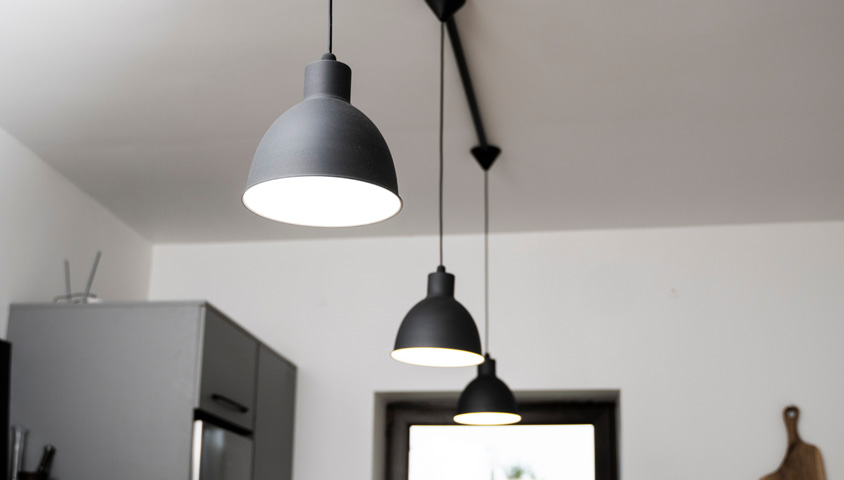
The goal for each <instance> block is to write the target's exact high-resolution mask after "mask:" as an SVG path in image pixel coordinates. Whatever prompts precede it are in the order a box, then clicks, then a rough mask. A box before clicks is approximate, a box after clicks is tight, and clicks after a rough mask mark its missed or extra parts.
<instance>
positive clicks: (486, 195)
mask: <svg viewBox="0 0 844 480" xmlns="http://www.w3.org/2000/svg"><path fill="white" fill-rule="evenodd" d="M484 346H485V347H486V354H487V355H489V170H484Z"/></svg>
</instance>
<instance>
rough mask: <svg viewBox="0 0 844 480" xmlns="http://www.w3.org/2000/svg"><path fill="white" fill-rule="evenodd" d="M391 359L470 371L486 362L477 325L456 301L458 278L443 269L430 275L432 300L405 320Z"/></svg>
mask: <svg viewBox="0 0 844 480" xmlns="http://www.w3.org/2000/svg"><path fill="white" fill-rule="evenodd" d="M390 355H391V356H392V357H393V358H394V359H396V360H398V361H400V362H404V363H410V364H413V365H423V366H426V367H467V366H471V365H478V364H479V363H481V362H483V361H484V357H483V356H481V338H480V336H479V335H478V328H477V326H475V321H474V320H473V319H472V316H471V315H470V314H469V311H468V310H466V308H465V307H463V305H461V304H460V302H458V301H457V300H455V299H454V275H452V274H450V273H446V271H445V267H443V266H442V265H440V266H439V267H438V268H437V271H436V272H434V273H431V274H429V275H428V296H427V297H425V299H424V300H422V301H421V302H419V303H417V304H416V305H415V306H414V307H413V308H411V309H410V311H409V312H408V313H407V315H406V316H405V317H404V320H403V321H402V324H401V326H400V327H399V333H398V334H397V335H396V344H395V348H394V349H393V352H392V353H391V354H390Z"/></svg>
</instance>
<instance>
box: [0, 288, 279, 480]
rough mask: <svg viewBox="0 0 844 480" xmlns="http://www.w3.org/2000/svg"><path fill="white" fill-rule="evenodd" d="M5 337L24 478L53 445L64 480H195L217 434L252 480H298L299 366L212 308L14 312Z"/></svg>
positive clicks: (47, 307) (20, 308)
mask: <svg viewBox="0 0 844 480" xmlns="http://www.w3.org/2000/svg"><path fill="white" fill-rule="evenodd" d="M7 336H8V340H9V341H10V342H11V343H12V372H11V388H10V390H11V402H10V423H11V424H13V425H23V426H25V427H27V428H28V429H29V434H28V442H27V445H28V448H27V452H26V459H25V464H24V465H25V468H26V469H27V470H34V469H35V466H36V463H37V458H38V456H39V454H40V451H41V449H42V448H43V446H44V445H45V444H52V445H55V446H56V456H55V459H54V461H53V473H52V477H53V478H55V479H57V480H72V479H77V478H121V479H125V480H150V479H167V480H180V479H184V480H189V479H191V480H194V479H195V478H197V475H198V473H199V468H198V465H199V457H202V464H203V465H207V464H208V458H206V457H203V456H202V455H200V454H199V452H200V447H199V445H201V444H203V443H204V444H207V443H208V439H209V438H211V439H213V438H214V437H213V435H212V433H211V432H214V431H216V430H214V429H217V430H221V431H222V430H225V431H226V432H229V433H231V435H229V434H228V433H226V435H229V437H230V438H231V439H230V440H229V443H230V444H231V445H233V446H235V445H236V447H237V448H236V449H234V448H233V449H232V450H231V451H228V452H223V455H224V456H228V458H229V459H231V458H233V456H234V455H238V456H240V457H242V458H245V459H246V460H245V461H247V462H249V463H251V464H252V468H250V469H249V470H251V471H252V472H253V475H252V479H253V480H270V479H274V480H289V479H290V475H289V472H290V470H291V461H292V438H293V408H294V401H293V399H294V396H295V382H296V367H295V366H294V365H293V364H292V363H290V362H288V361H287V360H286V359H284V358H283V357H281V356H280V355H278V354H276V353H275V352H273V351H272V350H271V349H269V348H268V347H266V346H265V345H262V344H261V343H260V342H259V341H258V340H257V339H255V338H254V337H253V336H252V335H250V334H249V333H248V332H246V331H245V330H243V329H242V328H240V327H239V326H238V325H237V324H235V323H234V322H232V321H231V320H229V319H227V318H226V317H225V316H224V315H222V314H221V313H220V312H219V311H217V310H216V309H214V307H212V306H210V305H209V304H208V303H205V302H153V303H103V304H88V305H55V304H33V305H13V306H12V307H11V311H10V316H9V329H8V335H7ZM200 421H201V422H200ZM195 423H204V424H205V425H207V427H206V429H205V430H206V435H205V437H200V438H196V431H197V427H196V425H195ZM209 435H212V436H209ZM220 435H222V432H221V433H220ZM220 438H223V437H220ZM218 443H219V442H218ZM227 461H228V460H227ZM241 463H242V461H241ZM203 468H207V467H203ZM192 470H193V471H192ZM205 477H206V478H226V477H223V476H217V475H216V474H215V475H213V476H208V475H206V476H205ZM238 480H243V478H241V476H238Z"/></svg>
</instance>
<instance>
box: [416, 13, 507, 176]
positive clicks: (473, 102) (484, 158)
mask: <svg viewBox="0 0 844 480" xmlns="http://www.w3.org/2000/svg"><path fill="white" fill-rule="evenodd" d="M425 2H426V3H427V4H428V6H429V7H431V10H433V11H434V14H435V15H436V16H437V18H439V19H440V21H441V22H445V25H446V28H447V30H448V38H449V40H451V48H452V49H453V50H454V59H455V60H456V61H457V70H458V71H459V72H460V80H461V81H462V83H463V90H464V91H465V92H466V101H467V102H468V103H469V111H470V112H472V122H473V123H474V124H475V132H477V134H478V146H477V147H475V148H473V149H472V156H474V157H475V160H477V161H478V163H479V164H480V165H481V168H483V169H484V170H489V168H490V167H491V166H492V164H493V163H494V162H495V159H496V158H498V155H499V154H500V153H501V149H500V148H498V147H496V146H494V145H490V144H489V142H487V139H486V131H485V130H484V123H483V120H481V110H480V108H479V107H478V99H477V98H475V88H474V87H473V86H472V77H470V76H469V66H468V64H467V63H466V55H465V54H464V53H463V43H462V42H461V41H460V33H459V32H458V31H457V23H455V21H454V13H455V12H457V11H458V10H460V7H462V6H463V4H465V3H466V0H425Z"/></svg>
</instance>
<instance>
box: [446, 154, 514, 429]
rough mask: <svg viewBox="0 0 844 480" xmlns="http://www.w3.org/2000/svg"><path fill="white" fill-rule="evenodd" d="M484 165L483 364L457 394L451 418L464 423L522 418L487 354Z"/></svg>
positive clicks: (499, 422) (507, 421) (486, 180)
mask: <svg viewBox="0 0 844 480" xmlns="http://www.w3.org/2000/svg"><path fill="white" fill-rule="evenodd" d="M481 166H482V167H483V168H484V317H485V321H484V332H485V334H484V337H485V338H484V344H485V346H486V354H485V355H484V363H482V364H480V365H478V376H477V378H475V379H474V380H472V381H471V382H470V383H469V385H467V386H466V388H465V389H464V390H463V393H461V394H460V400H459V401H458V402H457V414H456V415H455V416H454V421H455V422H457V423H462V424H464V425H509V424H512V423H517V422H519V421H520V420H521V419H522V417H521V416H520V415H519V409H518V407H517V406H516V399H515V397H513V392H511V391H510V389H509V388H508V387H507V385H506V384H505V383H504V382H502V381H501V380H500V379H499V378H498V377H497V376H496V375H495V360H493V359H492V357H490V356H489V177H488V175H489V172H488V169H489V166H485V165H483V164H482V165H481ZM490 166H491V164H490Z"/></svg>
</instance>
